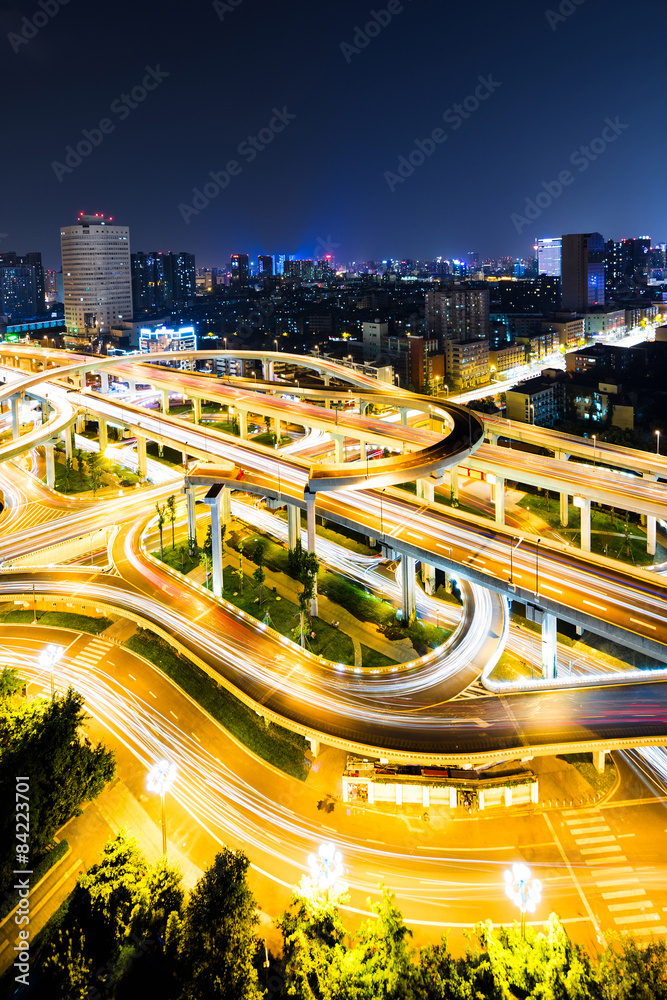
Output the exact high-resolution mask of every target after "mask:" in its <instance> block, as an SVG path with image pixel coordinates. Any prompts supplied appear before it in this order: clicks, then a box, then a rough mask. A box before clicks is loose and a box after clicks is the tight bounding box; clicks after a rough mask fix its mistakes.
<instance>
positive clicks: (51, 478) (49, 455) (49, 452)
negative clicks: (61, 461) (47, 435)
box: [44, 441, 56, 489]
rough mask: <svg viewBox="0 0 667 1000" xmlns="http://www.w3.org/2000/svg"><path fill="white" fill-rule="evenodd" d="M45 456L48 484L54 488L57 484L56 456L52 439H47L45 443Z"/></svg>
mask: <svg viewBox="0 0 667 1000" xmlns="http://www.w3.org/2000/svg"><path fill="white" fill-rule="evenodd" d="M44 457H45V458H46V485H47V486H49V487H50V488H51V489H53V488H54V487H55V485H56V456H55V448H54V447H53V444H52V442H51V441H47V443H46V444H45V445H44Z"/></svg>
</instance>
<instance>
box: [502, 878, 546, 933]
mask: <svg viewBox="0 0 667 1000" xmlns="http://www.w3.org/2000/svg"><path fill="white" fill-rule="evenodd" d="M505 892H506V894H507V896H508V897H509V899H511V900H512V902H513V903H515V904H516V906H518V907H519V910H520V911H521V937H522V938H523V940H524V941H525V939H526V912H528V913H534V912H535V910H536V909H537V904H538V903H539V901H540V900H541V898H542V883H541V882H540V881H539V879H536V878H533V879H531V877H530V868H528V866H527V865H521V864H515V865H512V868H511V869H507V871H506V872H505Z"/></svg>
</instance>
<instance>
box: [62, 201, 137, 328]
mask: <svg viewBox="0 0 667 1000" xmlns="http://www.w3.org/2000/svg"><path fill="white" fill-rule="evenodd" d="M60 247H61V252H62V261H63V295H64V299H65V324H66V326H67V336H66V338H65V339H66V342H67V346H78V347H85V346H86V345H88V346H92V345H93V342H94V341H95V340H97V339H98V338H99V337H100V336H102V335H103V334H105V333H109V331H110V329H111V327H112V326H117V325H118V324H119V323H122V322H123V321H127V320H131V319H132V274H131V269H130V230H129V227H128V226H117V225H114V222H113V218H112V217H108V216H104V215H84V214H83V213H81V214H80V215H79V218H78V220H77V223H76V225H75V226H63V227H62V228H61V230H60Z"/></svg>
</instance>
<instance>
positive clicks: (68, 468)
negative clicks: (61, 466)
mask: <svg viewBox="0 0 667 1000" xmlns="http://www.w3.org/2000/svg"><path fill="white" fill-rule="evenodd" d="M73 472H74V463H73V462H72V459H71V458H66V459H65V490H66V492H67V493H69V491H70V489H71V488H72V473H73Z"/></svg>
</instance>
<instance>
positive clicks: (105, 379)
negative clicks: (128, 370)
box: [100, 371, 109, 393]
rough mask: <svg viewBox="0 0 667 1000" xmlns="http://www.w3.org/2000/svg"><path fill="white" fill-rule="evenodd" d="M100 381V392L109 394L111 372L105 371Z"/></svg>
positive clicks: (101, 374) (101, 373)
mask: <svg viewBox="0 0 667 1000" xmlns="http://www.w3.org/2000/svg"><path fill="white" fill-rule="evenodd" d="M100 380H101V385H100V391H101V392H105V393H106V392H108V391H109V372H105V371H102V372H100Z"/></svg>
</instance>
